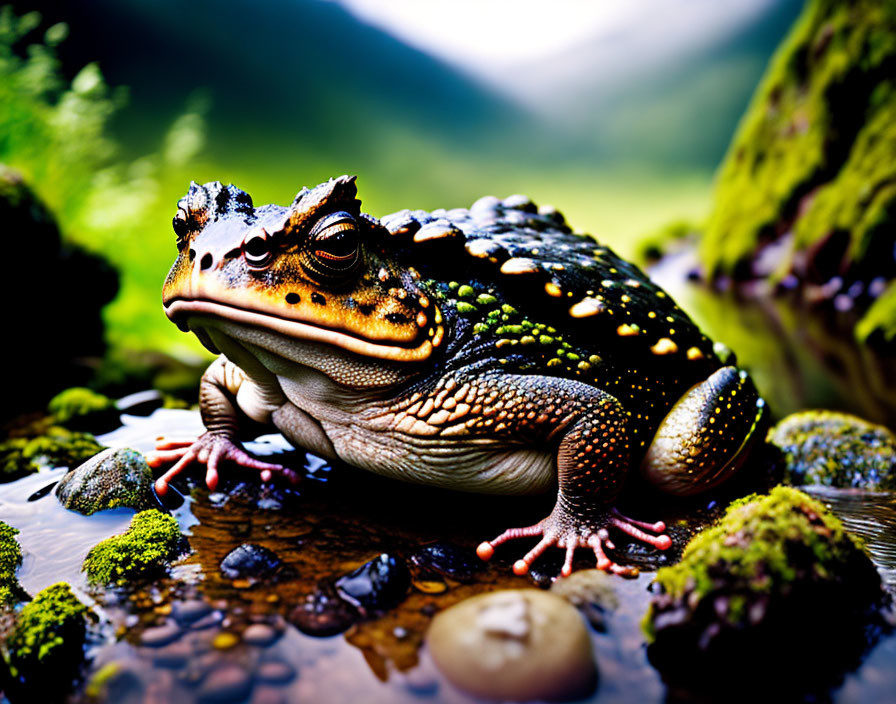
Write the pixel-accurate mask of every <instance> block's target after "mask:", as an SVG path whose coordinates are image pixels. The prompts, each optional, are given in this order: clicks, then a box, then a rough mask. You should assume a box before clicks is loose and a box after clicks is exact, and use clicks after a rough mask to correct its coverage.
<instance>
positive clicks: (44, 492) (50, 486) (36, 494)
mask: <svg viewBox="0 0 896 704" xmlns="http://www.w3.org/2000/svg"><path fill="white" fill-rule="evenodd" d="M58 483H59V482H53V483H52V484H47V485H46V486H45V487H44V488H43V489H38V490H37V491H35V492H34V493H33V494H32V495H31V496H29V497H28V501H37V500H38V499H42V498H44V497H45V496H46V495H47V494H49V493H50V492H51V491H53V487H54V486H56V485H57V484H58Z"/></svg>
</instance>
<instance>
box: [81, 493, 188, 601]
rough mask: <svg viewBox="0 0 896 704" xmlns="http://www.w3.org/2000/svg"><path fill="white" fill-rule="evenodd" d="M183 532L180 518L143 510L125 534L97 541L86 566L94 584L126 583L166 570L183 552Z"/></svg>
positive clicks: (154, 510) (89, 554)
mask: <svg viewBox="0 0 896 704" xmlns="http://www.w3.org/2000/svg"><path fill="white" fill-rule="evenodd" d="M182 541H183V536H182V535H181V532H180V527H179V526H178V525H177V520H176V519H175V518H174V517H173V516H169V515H168V514H165V513H162V512H161V511H159V510H157V509H149V510H147V511H141V512H140V513H138V514H136V515H135V516H134V518H133V519H131V525H130V527H129V528H128V530H127V531H126V532H125V533H123V534H122V535H116V536H113V537H111V538H108V539H106V540H104V541H103V542H101V543H99V544H97V545H95V546H94V547H93V548H92V549H91V550H90V552H89V553H88V554H87V558H86V559H85V560H84V565H83V569H84V571H85V572H86V573H87V577H88V579H89V580H90V581H91V582H92V583H94V584H117V585H119V586H123V585H124V584H126V583H127V582H128V581H129V580H131V579H136V578H142V577H149V576H152V575H153V574H157V573H159V572H162V571H164V569H165V568H166V567H167V565H168V563H170V562H171V560H173V559H175V558H176V557H177V556H178V555H180V554H181V552H182V551H183V550H182Z"/></svg>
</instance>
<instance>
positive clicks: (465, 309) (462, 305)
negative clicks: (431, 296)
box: [457, 301, 478, 314]
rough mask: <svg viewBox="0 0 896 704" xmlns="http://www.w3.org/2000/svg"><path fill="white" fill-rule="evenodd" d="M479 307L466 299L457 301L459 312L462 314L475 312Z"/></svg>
mask: <svg viewBox="0 0 896 704" xmlns="http://www.w3.org/2000/svg"><path fill="white" fill-rule="evenodd" d="M477 310H478V309H477V308H476V306H474V305H473V304H472V303H467V302H466V301H458V302H457V312H458V313H462V314H467V313H475V312H476V311H477Z"/></svg>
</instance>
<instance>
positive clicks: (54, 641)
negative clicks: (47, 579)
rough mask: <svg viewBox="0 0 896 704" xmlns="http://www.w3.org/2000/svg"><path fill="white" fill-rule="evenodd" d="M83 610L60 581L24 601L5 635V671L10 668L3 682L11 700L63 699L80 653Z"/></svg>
mask: <svg viewBox="0 0 896 704" xmlns="http://www.w3.org/2000/svg"><path fill="white" fill-rule="evenodd" d="M87 612H88V609H87V607H86V606H85V605H84V604H82V603H81V602H80V601H79V600H78V599H77V598H76V597H75V595H74V594H73V593H72V591H71V588H70V587H69V586H68V584H65V583H62V582H60V583H58V584H53V585H51V586H49V587H47V588H46V589H43V590H42V591H40V592H39V593H38V594H37V595H36V596H35V597H34V599H33V600H32V601H30V602H28V603H27V604H25V606H24V607H23V608H22V610H21V612H20V613H19V616H18V619H17V623H16V626H15V629H14V630H13V631H12V633H11V634H10V636H9V638H8V639H7V641H6V650H7V652H8V659H9V666H10V672H12V673H15V676H14V677H12V678H11V679H10V681H9V682H8V683H7V684H8V689H7V694H8V695H9V698H10V700H11V701H14V702H17V701H23V702H24V701H62V700H63V699H64V696H63V695H64V694H65V693H66V692H67V691H68V690H69V688H70V685H71V683H72V682H73V680H74V677H75V674H76V673H77V671H78V667H79V666H80V664H81V661H82V659H83V656H84V652H83V647H84V641H85V637H86V633H87V629H86V622H85V616H86V614H87ZM51 673H52V674H51ZM50 674H51V676H48V675H50Z"/></svg>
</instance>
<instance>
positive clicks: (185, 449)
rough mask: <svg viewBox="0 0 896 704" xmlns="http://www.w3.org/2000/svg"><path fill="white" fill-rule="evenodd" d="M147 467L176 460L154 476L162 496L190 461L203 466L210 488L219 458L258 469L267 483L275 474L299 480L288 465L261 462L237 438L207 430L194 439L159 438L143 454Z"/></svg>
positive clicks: (214, 482)
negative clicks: (154, 449) (170, 439)
mask: <svg viewBox="0 0 896 704" xmlns="http://www.w3.org/2000/svg"><path fill="white" fill-rule="evenodd" d="M146 461H147V462H148V463H149V466H150V467H161V466H163V465H166V464H169V463H170V462H175V464H174V466H173V467H171V469H169V470H168V471H167V472H165V474H163V475H162V476H161V477H159V478H158V479H156V492H158V494H159V495H160V496H164V495H165V494H166V493H167V492H168V485H169V484H171V480H172V479H174V477H176V476H177V475H178V474H180V473H181V472H183V471H184V470H185V469H186V468H187V467H188V466H189V465H190V464H191V463H192V462H199V463H200V464H204V465H205V466H206V473H205V483H206V485H207V486H208V488H209V489H211V490H212V491H214V490H215V488H216V487H217V486H218V468H219V466H220V463H221V462H222V461H229V462H233V463H234V464H238V465H240V466H241V467H248V468H249V469H257V470H259V471H260V472H261V481H263V482H268V481H270V480H271V478H272V477H273V475H274V474H275V473H277V474H280V475H281V476H283V477H285V478H286V479H287V480H288V481H290V482H292V483H297V482H298V481H299V477H298V475H297V474H296V473H295V472H293V471H292V470H291V469H289V468H288V467H284V466H283V465H280V464H273V463H271V462H263V461H262V460H259V459H256V458H254V457H252V456H251V455H249V453H247V452H246V451H245V450H244V449H243V447H242V445H240V443H239V441H237V440H234V439H232V438H231V437H230V435H227V434H224V433H212V432H207V433H203V434H202V435H200V436H199V437H198V438H197V439H196V440H189V441H168V440H164V439H160V440H159V441H158V442H157V443H156V451H155V452H150V453H148V454H147V455H146Z"/></svg>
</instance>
